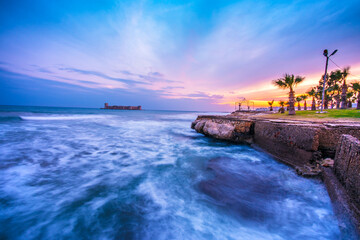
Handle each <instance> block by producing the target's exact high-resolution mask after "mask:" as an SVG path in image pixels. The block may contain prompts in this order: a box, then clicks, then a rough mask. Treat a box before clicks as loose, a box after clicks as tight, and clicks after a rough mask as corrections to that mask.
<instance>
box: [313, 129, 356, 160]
mask: <svg viewBox="0 0 360 240" xmlns="http://www.w3.org/2000/svg"><path fill="white" fill-rule="evenodd" d="M343 134H347V135H351V136H353V137H356V138H358V139H360V125H359V124H351V123H346V124H341V123H323V124H321V126H320V131H319V150H320V151H321V152H322V153H323V154H324V156H326V157H330V158H334V157H335V152H336V148H337V146H338V143H339V140H340V138H341V136H342V135H343Z"/></svg>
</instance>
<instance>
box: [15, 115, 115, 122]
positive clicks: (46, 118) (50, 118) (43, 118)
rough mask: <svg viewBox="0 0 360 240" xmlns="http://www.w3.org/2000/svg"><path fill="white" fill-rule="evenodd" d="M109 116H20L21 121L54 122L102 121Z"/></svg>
mask: <svg viewBox="0 0 360 240" xmlns="http://www.w3.org/2000/svg"><path fill="white" fill-rule="evenodd" d="M109 117H111V116H110V115H109V116H107V115H55V116H20V118H21V119H23V120H33V121H54V120H55V121H56V120H83V119H104V118H109Z"/></svg>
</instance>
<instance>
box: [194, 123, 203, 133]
mask: <svg viewBox="0 0 360 240" xmlns="http://www.w3.org/2000/svg"><path fill="white" fill-rule="evenodd" d="M205 123H206V121H198V122H197V123H196V125H195V127H194V128H195V130H196V131H197V132H199V133H201V132H203V128H204V125H205Z"/></svg>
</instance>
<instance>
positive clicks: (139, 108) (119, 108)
mask: <svg viewBox="0 0 360 240" xmlns="http://www.w3.org/2000/svg"><path fill="white" fill-rule="evenodd" d="M101 109H113V110H141V106H116V105H114V106H109V104H108V103H105V104H104V108H101Z"/></svg>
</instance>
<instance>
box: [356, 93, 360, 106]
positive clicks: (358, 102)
mask: <svg viewBox="0 0 360 240" xmlns="http://www.w3.org/2000/svg"><path fill="white" fill-rule="evenodd" d="M357 99H358V100H357V106H356V109H360V92H359V93H358V97H357Z"/></svg>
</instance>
